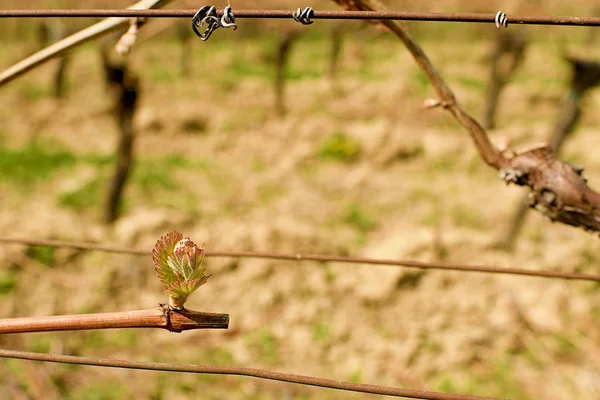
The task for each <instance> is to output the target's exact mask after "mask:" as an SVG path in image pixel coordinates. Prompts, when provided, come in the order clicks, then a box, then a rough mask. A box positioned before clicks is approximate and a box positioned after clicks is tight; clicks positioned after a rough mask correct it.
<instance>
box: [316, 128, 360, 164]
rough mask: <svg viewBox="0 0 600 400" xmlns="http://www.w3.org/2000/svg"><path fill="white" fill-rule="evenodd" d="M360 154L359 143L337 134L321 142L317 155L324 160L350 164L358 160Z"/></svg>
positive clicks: (342, 134) (339, 133)
mask: <svg viewBox="0 0 600 400" xmlns="http://www.w3.org/2000/svg"><path fill="white" fill-rule="evenodd" d="M360 153H361V146H360V142H358V141H357V140H356V139H353V138H351V137H349V136H347V135H345V134H344V133H341V132H338V133H334V134H333V135H330V136H328V137H327V138H325V140H323V142H322V143H321V145H320V146H319V149H318V151H317V154H318V155H319V157H321V158H322V159H325V160H333V161H339V162H344V163H351V162H354V161H356V160H358V157H359V156H360Z"/></svg>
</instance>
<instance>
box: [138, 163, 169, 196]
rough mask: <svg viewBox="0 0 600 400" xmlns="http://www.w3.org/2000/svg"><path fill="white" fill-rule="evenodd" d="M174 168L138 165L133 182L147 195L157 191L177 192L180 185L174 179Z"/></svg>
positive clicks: (145, 164) (148, 164)
mask: <svg viewBox="0 0 600 400" xmlns="http://www.w3.org/2000/svg"><path fill="white" fill-rule="evenodd" d="M173 169H174V168H173V167H166V168H164V167H163V168H161V167H160V166H158V165H156V166H153V165H151V164H150V163H138V165H137V166H136V167H135V169H134V171H133V182H134V183H135V184H136V185H138V186H139V187H140V188H141V189H142V191H143V192H144V193H146V194H150V193H152V192H153V191H155V190H165V191H175V190H177V189H178V188H179V185H178V184H177V183H176V182H175V180H174V179H173V173H174V171H173Z"/></svg>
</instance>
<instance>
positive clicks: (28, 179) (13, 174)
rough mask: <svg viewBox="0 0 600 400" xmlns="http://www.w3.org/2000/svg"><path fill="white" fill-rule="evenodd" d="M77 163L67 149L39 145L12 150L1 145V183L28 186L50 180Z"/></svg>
mask: <svg viewBox="0 0 600 400" xmlns="http://www.w3.org/2000/svg"><path fill="white" fill-rule="evenodd" d="M76 161H77V160H76V158H75V156H74V155H73V154H72V153H71V152H69V151H67V150H65V149H56V148H55V149H52V148H51V147H47V146H44V145H42V144H37V143H35V144H31V145H28V146H26V147H22V148H16V149H12V148H7V147H5V146H4V145H3V144H2V143H0V181H5V182H8V183H13V184H16V185H21V186H28V185H30V184H33V183H36V182H38V181H41V180H45V179H48V178H50V177H51V176H52V174H54V173H55V172H56V171H58V170H60V169H65V168H73V167H74V166H75V164H76Z"/></svg>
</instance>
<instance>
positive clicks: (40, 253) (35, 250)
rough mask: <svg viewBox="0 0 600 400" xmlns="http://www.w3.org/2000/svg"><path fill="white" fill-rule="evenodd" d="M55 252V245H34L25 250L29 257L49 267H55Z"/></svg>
mask: <svg viewBox="0 0 600 400" xmlns="http://www.w3.org/2000/svg"><path fill="white" fill-rule="evenodd" d="M55 252H56V248H54V247H38V246H32V247H28V248H27V250H26V251H25V254H26V255H27V256H28V257H31V258H33V259H34V260H36V261H37V262H39V263H40V264H43V265H46V266H48V267H53V266H54V253H55Z"/></svg>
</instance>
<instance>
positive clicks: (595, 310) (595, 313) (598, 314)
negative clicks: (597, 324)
mask: <svg viewBox="0 0 600 400" xmlns="http://www.w3.org/2000/svg"><path fill="white" fill-rule="evenodd" d="M592 317H593V318H594V319H597V320H598V321H600V306H597V307H592Z"/></svg>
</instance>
